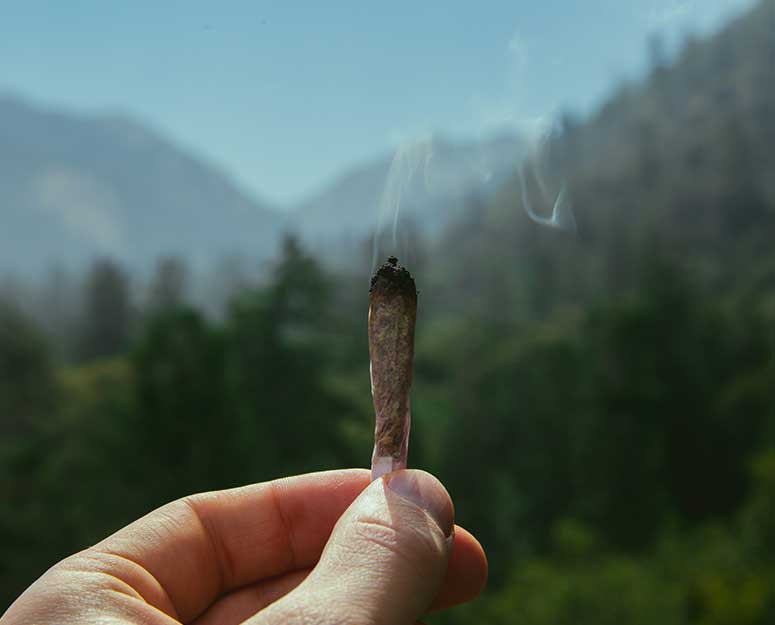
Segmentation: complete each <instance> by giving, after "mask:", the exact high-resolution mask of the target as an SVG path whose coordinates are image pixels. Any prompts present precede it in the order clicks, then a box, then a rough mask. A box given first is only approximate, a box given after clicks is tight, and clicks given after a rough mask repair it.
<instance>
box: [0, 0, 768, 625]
mask: <svg viewBox="0 0 775 625" xmlns="http://www.w3.org/2000/svg"><path fill="white" fill-rule="evenodd" d="M774 58H775V2H773V1H771V0H764V1H762V2H760V3H759V4H757V5H756V6H755V8H754V9H753V10H752V11H751V12H750V13H748V14H746V15H744V16H742V17H740V18H739V19H737V20H735V21H734V22H732V23H730V24H729V25H728V26H726V27H725V28H724V29H723V30H722V31H720V32H719V33H717V34H715V35H713V36H712V37H710V38H708V39H704V40H697V39H691V38H689V39H687V41H686V42H685V45H684V47H683V49H682V50H681V52H680V53H679V54H678V55H677V56H676V57H675V58H665V57H664V56H663V55H662V53H661V51H660V47H659V45H658V43H655V45H654V46H653V48H652V62H651V68H650V70H649V73H648V76H647V77H646V78H644V79H643V80H642V81H638V82H632V83H627V84H622V85H620V86H619V87H618V88H617V90H616V92H615V93H613V94H612V95H611V97H610V99H608V100H607V101H606V103H605V104H604V105H603V106H602V107H601V108H600V109H599V110H598V112H597V113H595V114H594V115H593V116H592V117H590V118H589V119H577V118H575V117H573V116H570V115H566V116H564V117H562V118H561V119H560V120H559V122H558V125H557V128H556V130H555V131H554V132H553V133H552V135H551V137H550V138H549V139H548V140H547V141H546V142H545V144H544V145H543V147H542V149H541V150H540V152H539V153H537V154H536V156H535V157H534V159H533V161H532V163H531V166H530V167H529V168H528V169H527V171H528V173H530V172H533V174H535V175H528V176H527V177H526V178H525V180H524V184H526V185H527V187H528V191H529V196H530V197H536V198H539V197H540V196H541V189H540V187H541V185H542V184H543V183H544V181H543V180H541V179H540V178H541V175H543V176H545V178H546V184H548V185H549V186H551V187H552V188H556V187H558V186H559V184H560V183H562V182H564V183H565V184H566V185H567V188H568V192H569V197H570V198H572V202H573V206H574V211H575V216H576V220H577V222H578V233H577V234H575V235H574V234H572V233H568V232H563V231H559V230H556V229H551V228H546V227H544V226H541V225H540V224H537V223H534V222H533V221H531V220H530V219H529V218H528V217H527V215H526V213H525V210H524V209H525V207H524V206H523V204H524V197H525V195H524V194H523V193H522V188H521V185H522V183H523V181H522V180H521V179H520V177H519V176H518V175H516V171H515V175H514V176H513V177H512V178H511V179H510V181H509V182H508V183H507V184H505V185H504V186H503V187H502V188H500V189H499V191H498V192H497V193H495V194H494V195H492V196H491V197H471V198H470V200H469V202H468V208H467V210H466V212H465V214H464V215H463V216H462V217H461V218H460V219H456V220H455V222H454V223H452V224H450V225H449V226H448V227H447V228H446V229H445V230H444V231H443V232H442V233H441V234H440V235H439V236H437V237H434V238H430V237H427V238H424V237H423V236H422V235H421V234H417V236H416V237H414V238H413V242H412V254H411V257H410V260H411V263H409V261H407V264H408V265H409V269H410V270H411V271H412V273H413V274H414V275H415V278H416V281H417V284H418V288H419V292H420V295H419V298H420V299H419V308H418V313H419V317H418V326H417V347H416V360H415V383H414V388H413V397H412V411H413V425H412V439H411V444H410V465H411V466H413V467H418V468H424V469H426V470H428V471H431V472H432V473H434V474H435V475H437V476H438V477H439V478H440V479H441V480H442V482H444V484H445V485H446V486H447V488H448V490H449V492H450V493H451V495H452V497H453V499H454V501H455V505H456V511H457V519H458V523H459V524H460V525H462V526H464V527H466V528H468V529H469V530H471V531H472V532H473V533H474V534H475V535H476V536H477V537H478V538H479V539H480V540H481V542H482V544H483V546H484V548H485V550H486V551H487V554H488V558H489V563H490V581H489V584H488V589H487V591H486V593H485V595H483V597H482V598H480V599H478V600H477V601H475V602H474V603H472V604H470V605H467V606H464V607H460V608H456V609H453V610H451V611H449V612H445V613H441V614H437V615H433V616H431V617H429V618H428V622H429V623H437V624H449V625H456V624H458V623H460V624H462V623H481V624H488V625H499V624H503V625H506V624H509V625H511V624H515V623H517V624H520V625H563V624H568V625H571V624H573V625H587V624H589V625H593V624H594V625H609V624H610V625H614V624H617V625H618V624H631V625H640V624H644V625H645V624H647V623H648V624H653V623H659V624H661V625H673V624H675V625H679V624H680V625H684V624H685V625H763V624H765V623H772V622H775V391H773V387H774V385H775V247H773V244H772V241H773V240H775V175H773V172H775V152H773V149H772V146H773V145H775V90H773V88H772V84H771V81H772V72H773V59H774ZM536 172H538V173H536ZM543 208H546V207H543ZM366 247H368V245H367V244H365V245H364V248H366ZM367 256H368V254H364V259H363V262H361V263H357V264H356V265H354V266H353V269H352V270H351V271H350V272H346V271H344V270H343V269H342V268H341V267H340V266H338V267H337V268H336V269H333V268H331V267H330V266H329V265H328V264H327V263H326V262H324V261H323V260H322V259H321V258H320V255H319V254H318V252H317V250H315V249H313V248H310V247H309V246H307V245H305V244H304V243H303V242H302V241H301V240H300V239H298V238H297V237H295V236H294V235H293V234H292V233H289V234H288V236H287V237H286V238H285V241H284V243H283V246H282V251H281V253H280V254H279V255H278V257H277V258H276V259H275V260H274V261H273V262H272V263H271V264H270V265H269V266H267V267H265V268H264V270H263V271H262V272H261V274H260V275H256V276H254V278H253V279H251V280H250V281H247V282H246V283H242V284H240V286H239V288H235V289H233V292H232V293H231V295H230V297H229V298H228V301H227V302H226V303H225V305H224V306H223V310H222V311H221V312H219V313H218V314H214V313H212V312H211V311H208V310H204V309H203V308H202V307H201V306H199V305H198V304H196V303H194V301H193V300H192V298H191V297H190V296H189V293H190V290H191V274H190V272H189V271H188V269H187V266H186V261H185V259H180V258H174V257H169V258H162V259H160V260H159V262H158V264H157V269H156V273H155V275H154V276H153V279H152V280H151V281H150V283H149V284H146V285H145V286H144V288H143V289H142V292H141V293H138V289H137V288H135V287H136V280H135V279H134V277H133V276H132V275H131V274H130V273H129V272H128V271H127V270H126V269H125V268H124V267H122V266H121V264H120V263H119V262H117V261H116V260H114V259H110V258H100V259H95V261H94V262H93V264H92V265H91V266H90V267H89V268H88V269H87V270H86V271H85V273H84V275H83V276H79V278H78V280H77V281H76V284H75V286H73V285H72V283H71V287H72V292H73V293H76V294H77V296H76V299H77V308H78V315H77V318H76V319H75V320H73V319H62V320H61V324H59V325H58V326H56V327H52V326H51V324H45V323H42V322H41V321H40V318H41V315H36V313H35V311H31V310H30V308H29V306H22V305H20V304H19V303H18V302H17V298H15V297H14V294H13V291H12V289H9V288H6V289H5V291H4V295H3V297H2V299H0V494H1V496H2V502H3V505H2V506H1V507H0V608H5V607H6V606H7V605H8V604H9V603H10V602H11V601H12V600H13V599H14V598H15V597H16V596H17V595H18V594H19V593H20V592H21V591H22V590H23V589H24V588H25V587H26V586H27V585H29V584H30V583H31V582H32V581H33V580H34V579H35V578H36V577H38V576H39V575H40V574H41V573H42V572H43V571H44V570H45V569H46V568H48V567H49V566H50V565H51V564H53V563H54V562H56V561H57V560H58V559H60V558H62V557H64V556H66V555H69V554H70V553H72V552H74V551H76V550H79V549H82V548H84V547H86V546H88V545H89V544H91V543H93V542H95V541H96V540H97V539H99V538H101V537H103V536H105V535H106V534H108V533H110V532H112V531H114V530H115V529H117V528H119V527H121V526H123V525H124V524H126V523H127V522H129V521H131V520H133V519H135V518H137V517H138V516H140V515H142V514H144V513H146V512H147V511H149V510H151V509H152V508H154V507H156V506H158V505H160V504H162V503H164V502H167V501H169V500H171V499H175V498H178V497H181V496H183V495H186V494H190V493H193V492H198V491H204V490H211V489H221V488H228V487H231V486H237V485H241V484H246V483H250V482H256V481H262V480H269V479H273V478H276V477H279V476H284V475H289V474H295V473H300V472H307V471H317V470H323V469H328V468H337V467H347V466H366V465H367V464H368V461H369V458H370V453H371V446H372V444H373V408H372V405H371V396H370V392H369V370H368V347H367V343H366V339H367V337H366V313H367V307H368V273H369V269H370V265H369V260H368V259H367ZM57 293H58V291H57V289H53V288H52V289H49V290H48V291H46V292H45V294H47V296H48V297H41V298H40V299H39V301H38V304H37V306H38V307H39V308H41V309H48V310H49V311H51V310H56V307H57ZM49 317H50V315H49Z"/></svg>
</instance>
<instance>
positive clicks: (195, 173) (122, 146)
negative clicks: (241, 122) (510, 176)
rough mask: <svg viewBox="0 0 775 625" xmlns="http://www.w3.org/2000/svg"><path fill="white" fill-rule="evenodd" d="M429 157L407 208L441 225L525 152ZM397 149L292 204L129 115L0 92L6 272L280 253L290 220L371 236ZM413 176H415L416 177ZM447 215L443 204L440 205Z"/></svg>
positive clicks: (308, 227)
mask: <svg viewBox="0 0 775 625" xmlns="http://www.w3.org/2000/svg"><path fill="white" fill-rule="evenodd" d="M424 145H425V148H424V149H426V152H425V154H424V157H427V159H428V160H427V162H426V163H425V164H424V167H423V171H422V172H419V175H418V176H417V177H416V178H413V179H411V184H410V185H408V186H405V187H404V188H402V193H403V202H404V204H405V208H404V210H406V211H409V212H410V213H411V212H415V213H416V214H418V215H424V216H425V217H426V219H427V220H431V221H433V222H434V223H439V222H441V221H443V220H445V218H446V217H448V216H449V215H450V214H451V213H450V211H449V210H448V209H449V207H454V206H456V205H462V201H463V199H464V198H465V197H466V196H467V195H468V194H470V193H476V192H478V191H479V190H481V189H486V188H488V186H489V187H492V186H493V185H494V184H495V183H496V182H497V181H498V180H500V179H502V177H503V174H504V172H506V171H508V170H510V168H512V167H513V165H514V162H515V159H516V157H517V156H518V154H519V151H518V144H517V142H516V140H515V139H514V138H513V137H509V136H505V135H500V136H496V137H493V138H492V139H490V140H488V141H487V142H484V143H470V144H457V143H451V142H445V141H433V142H430V143H427V144H424ZM390 163H391V156H389V155H388V156H385V157H383V158H380V159H377V160H375V161H373V162H372V163H369V164H366V165H358V166H355V167H354V168H353V169H352V170H350V171H348V172H345V173H344V174H343V175H342V176H341V177H340V178H339V179H337V180H336V181H334V182H333V183H332V184H331V185H330V186H329V187H327V188H325V189H323V190H322V191H321V192H319V193H317V194H315V195H314V196H313V197H310V198H309V199H307V200H305V201H304V202H302V203H300V205H299V206H298V207H296V208H295V209H292V210H289V211H281V210H277V209H275V208H273V207H270V206H267V204H266V203H264V202H261V201H260V200H256V199H254V198H251V197H249V196H248V195H247V194H245V193H244V192H242V191H241V190H240V189H239V188H238V186H237V185H236V184H235V183H234V181H232V180H231V179H230V178H229V177H228V175H226V174H225V173H224V172H221V171H219V170H218V169H217V168H215V167H213V166H212V165H210V164H208V163H207V162H206V160H204V159H203V158H200V157H198V156H196V155H191V154H189V153H188V152H187V151H186V150H185V149H183V148H181V147H179V146H176V145H174V144H173V143H172V142H170V141H168V140H166V139H165V138H164V137H163V136H162V135H160V134H158V133H157V132H155V131H153V130H151V129H149V128H147V127H146V126H144V125H143V124H142V123H140V122H138V121H136V120H133V119H131V118H130V117H126V116H110V115H99V116H97V115H80V114H73V113H69V112H62V111H56V110H48V109H43V108H40V107H39V106H37V105H34V104H31V103H29V102H27V101H25V100H23V99H21V98H20V97H16V96H13V95H4V96H2V97H0V214H2V220H0V272H1V273H9V272H10V273H21V274H27V275H30V274H35V273H38V272H39V271H40V270H42V269H44V268H46V267H48V266H50V265H51V264H52V263H55V262H63V263H65V264H67V265H82V264H83V263H84V262H88V261H89V260H90V259H92V258H94V257H95V256H100V255H109V256H112V257H115V258H117V259H118V260H120V261H122V262H124V263H126V264H127V265H128V266H129V267H130V268H132V269H136V270H137V269H139V270H144V269H146V268H147V267H148V266H149V265H150V264H151V263H153V262H154V261H155V259H156V258H157V257H159V256H160V255H177V256H180V257H182V258H184V259H185V260H186V261H187V262H188V263H190V264H191V265H192V266H193V267H195V268H203V267H205V266H206V265H208V264H212V263H214V262H216V261H218V260H219V259H221V258H223V257H228V256H233V255H240V256H244V257H248V258H251V259H264V258H267V257H269V256H271V255H272V254H273V253H274V251H275V248H276V245H277V243H278V241H279V239H280V237H281V235H282V234H283V232H285V231H286V230H288V229H294V230H298V231H299V232H300V233H301V234H302V235H303V236H304V237H305V239H307V240H308V241H310V242H315V241H330V240H331V239H332V238H334V239H336V238H338V237H341V236H343V235H354V236H359V237H360V236H366V235H367V234H368V231H369V230H370V229H371V228H373V226H374V224H375V223H376V215H377V208H378V202H379V197H380V195H381V194H382V192H383V190H384V188H385V182H386V178H387V174H388V172H389V170H390ZM408 179H409V178H407V180H408ZM442 205H443V206H444V207H445V212H442V213H439V207H440V206H442Z"/></svg>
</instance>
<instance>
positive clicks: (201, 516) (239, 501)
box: [93, 469, 369, 622]
mask: <svg viewBox="0 0 775 625" xmlns="http://www.w3.org/2000/svg"><path fill="white" fill-rule="evenodd" d="M368 483H369V472H368V471H367V470H365V469H347V470H340V471H327V472H323V473H311V474H308V475H301V476H295V477H289V478H283V479H280V480H275V481H272V482H265V483H262V484H254V485H251V486H244V487H241V488H234V489H230V490H225V491H216V492H210V493H202V494H199V495H193V496H191V497H186V498H183V499H180V500H178V501H175V502H172V503H170V504H167V505H166V506H163V507H161V508H159V509H158V510H155V511H153V512H151V513H150V514H148V515H146V516H145V517H143V518H141V519H139V520H138V521H135V522H134V523H132V524H131V525H129V526H127V527H126V528H124V529H122V530H119V531H118V532H116V533H115V534H113V535H112V536H110V537H109V538H107V539H105V540H104V541H102V542H101V543H99V544H98V545H96V546H95V547H94V548H93V550H95V551H96V552H98V553H106V554H112V555H113V556H118V557H119V558H122V559H123V560H124V561H128V562H130V563H132V564H134V565H135V566H139V567H142V569H144V571H146V572H147V573H149V574H150V575H151V576H152V578H153V579H152V580H150V581H149V580H146V583H145V584H144V588H145V590H146V592H145V594H143V592H141V594H143V598H144V599H145V600H146V601H147V602H148V603H151V604H152V605H155V606H156V607H158V608H159V609H161V610H164V611H166V612H170V609H169V608H170V604H171V606H172V607H173V608H174V612H175V613H174V614H171V616H173V617H175V618H178V619H180V620H182V621H184V622H186V621H190V620H191V619H193V618H195V617H196V616H198V615H199V614H201V612H202V611H203V610H204V609H205V608H206V607H207V606H209V605H210V604H211V603H212V602H213V600H214V599H215V598H216V597H218V596H219V595H220V594H222V593H224V592H226V591H228V590H231V589H234V588H237V587H240V586H244V585H245V584H248V583H251V582H255V581H257V580H260V579H263V578H266V577H273V576H275V575H279V574H281V573H285V572H287V571H291V570H296V569H301V568H307V567H310V566H312V565H313V564H314V563H315V562H316V561H317V559H318V557H319V556H320V552H321V551H322V550H323V547H324V545H325V543H326V540H327V539H328V537H329V535H330V534H331V531H332V529H333V527H334V525H335V524H336V522H337V520H338V519H339V517H340V516H341V515H342V513H343V512H344V511H345V510H346V509H347V508H348V506H349V505H350V504H351V503H352V502H353V501H354V500H355V498H356V497H357V496H358V494H359V493H360V492H361V491H362V490H363V489H364V488H365V487H366V486H367V485H368ZM133 578H134V579H137V575H136V572H135V573H133ZM154 582H155V583H154ZM146 595H147V596H146Z"/></svg>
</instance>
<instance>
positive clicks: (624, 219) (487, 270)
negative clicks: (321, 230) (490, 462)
mask: <svg viewBox="0 0 775 625" xmlns="http://www.w3.org/2000/svg"><path fill="white" fill-rule="evenodd" d="M773 59H775V2H773V0H764V1H762V2H760V3H759V4H758V5H757V6H756V7H755V8H754V9H753V10H751V11H750V12H748V13H746V14H744V15H742V16H740V17H738V18H737V19H735V20H733V21H731V22H730V23H729V24H727V25H726V26H725V27H724V28H723V29H722V30H720V31H719V32H717V33H715V34H714V35H712V36H710V37H708V38H707V39H701V40H699V39H691V38H690V39H688V40H687V41H686V44H685V47H684V49H683V51H682V52H681V53H680V54H679V56H678V58H677V59H676V60H675V62H674V63H672V64H670V65H667V64H662V63H655V64H654V66H653V67H652V69H651V71H650V74H649V76H648V77H647V79H645V80H644V81H642V82H639V83H632V84H625V85H623V86H621V87H620V88H619V89H618V90H617V91H616V93H614V94H613V96H612V97H611V98H610V99H609V100H607V101H606V102H605V103H604V104H603V105H602V106H601V108H600V109H599V111H598V112H597V113H596V114H595V115H594V116H593V117H592V118H591V119H589V120H577V119H573V118H570V117H567V118H566V119H564V120H563V123H562V130H561V131H560V132H558V134H557V136H556V137H555V138H554V140H553V141H552V142H551V144H550V146H549V148H548V149H547V151H546V153H544V154H542V155H541V158H540V159H539V162H540V167H541V169H542V171H543V172H544V176H545V177H547V178H549V179H553V180H554V181H555V187H556V186H557V183H558V181H561V180H564V181H565V182H566V184H567V187H568V190H569V193H568V195H569V197H570V199H571V202H572V204H573V207H574V211H575V214H576V219H577V222H578V226H579V234H578V236H577V237H570V236H568V235H567V234H565V233H562V232H557V231H554V230H551V229H547V228H544V227H542V226H539V225H537V224H534V223H532V222H531V221H530V220H529V219H528V217H527V216H526V214H525V211H524V207H523V206H522V199H521V197H522V195H521V185H520V182H519V179H518V177H516V176H514V177H512V178H511V180H509V182H508V183H507V184H506V185H504V186H503V187H502V188H501V189H500V191H499V193H498V194H497V195H496V197H495V198H494V199H493V201H491V202H489V203H487V205H486V206H484V207H481V206H471V207H470V208H469V210H468V212H467V216H466V219H465V220H463V221H461V222H459V223H457V224H455V225H454V226H453V227H451V228H450V229H448V231H447V233H446V236H445V237H444V240H443V242H442V244H441V247H440V249H441V250H448V249H454V250H456V254H455V256H454V258H453V259H452V260H450V261H449V262H447V261H446V260H445V265H444V266H443V267H442V266H440V265H439V266H436V267H433V268H431V269H432V270H433V271H432V273H433V274H434V276H435V280H434V281H435V283H436V284H437V287H436V288H435V289H434V290H433V293H435V294H436V295H437V298H438V301H437V304H438V306H439V307H442V308H444V309H454V308H455V307H456V306H459V303H460V302H463V301H465V302H466V303H467V305H470V306H474V307H478V308H481V309H487V310H489V311H500V314H507V315H508V314H511V315H513V314H518V315H520V316H523V315H524V316H528V317H530V316H534V315H542V314H544V313H545V312H546V311H548V310H551V309H552V308H553V307H554V306H555V305H558V304H562V303H567V304H572V305H579V304H581V303H583V302H585V301H589V300H590V299H594V298H599V297H600V296H601V295H604V294H616V293H621V292H624V291H626V290H628V289H630V288H632V287H633V286H634V285H635V284H637V283H638V281H640V280H641V278H642V268H643V267H644V266H645V265H647V264H648V263H649V261H650V260H651V259H653V258H654V257H656V256H663V257H668V258H669V259H670V260H671V261H674V262H676V263H678V264H679V265H680V266H681V267H683V268H684V269H685V270H687V271H689V272H690V273H691V274H692V275H693V277H694V278H695V279H696V280H697V283H698V284H701V285H703V286H704V287H705V288H713V289H719V290H726V289H732V288H734V289H735V290H736V291H738V292H740V291H742V290H744V289H750V290H757V289H758V290H761V289H764V288H769V287H772V285H773V284H775V254H773V245H772V241H773V240H775V175H773V172H775V152H774V151H773V149H772V146H773V145H775V90H774V89H773V88H772V77H773V75H775V62H774V61H773ZM528 184H529V185H530V188H529V191H530V195H531V196H532V197H540V195H539V194H538V193H537V189H536V188H535V186H536V185H535V183H534V182H533V181H531V180H529V181H528ZM436 256H438V255H436ZM741 268H745V269H744V270H741ZM450 276H452V279H450ZM461 294H464V295H465V297H461ZM494 302H495V303H497V305H495V304H494Z"/></svg>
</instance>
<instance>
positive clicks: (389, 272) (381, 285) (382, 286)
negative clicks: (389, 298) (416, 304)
mask: <svg viewBox="0 0 775 625" xmlns="http://www.w3.org/2000/svg"><path fill="white" fill-rule="evenodd" d="M369 292H370V293H372V294H374V293H375V292H384V293H394V294H401V295H405V296H410V297H413V298H414V299H415V300H416V299H417V288H416V287H415V284H414V278H412V274H411V273H409V271H407V269H406V268H405V267H402V266H401V265H399V264H398V258H396V257H395V256H390V257H389V258H388V259H387V261H386V262H385V264H384V265H382V266H381V267H380V268H379V269H377V272H376V273H375V274H374V275H373V276H372V278H371V288H370V289H369Z"/></svg>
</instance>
